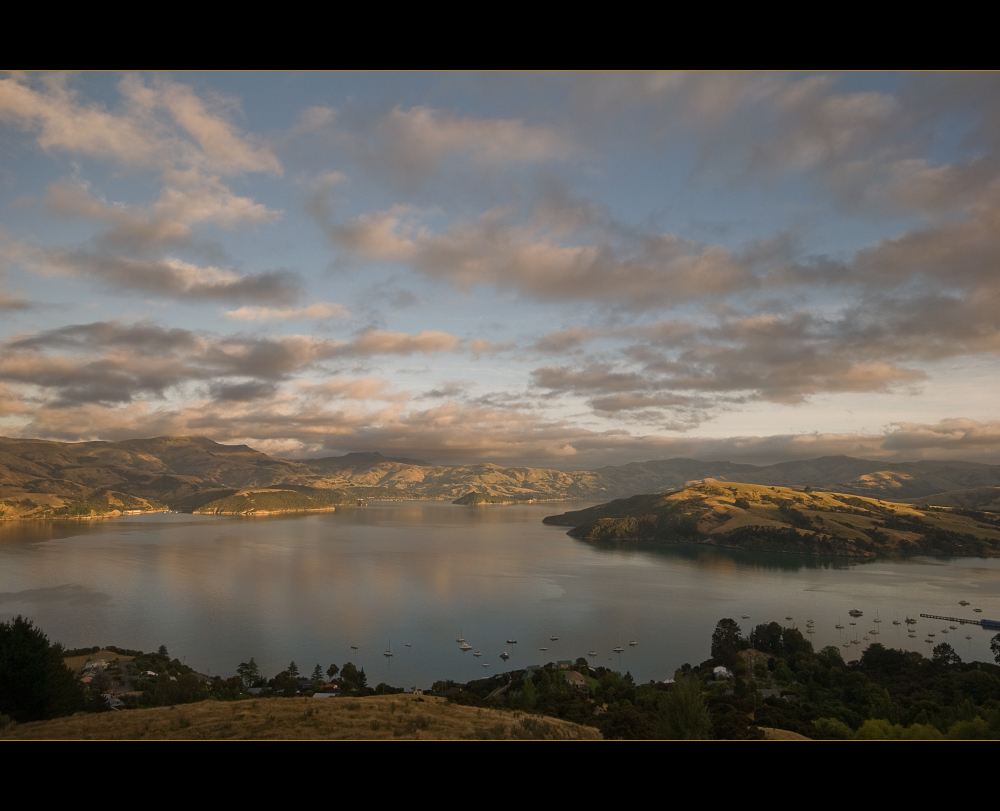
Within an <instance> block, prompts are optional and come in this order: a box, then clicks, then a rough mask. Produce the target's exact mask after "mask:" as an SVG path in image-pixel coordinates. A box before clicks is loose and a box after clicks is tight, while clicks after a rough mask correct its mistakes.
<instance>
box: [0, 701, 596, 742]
mask: <svg viewBox="0 0 1000 811" xmlns="http://www.w3.org/2000/svg"><path fill="white" fill-rule="evenodd" d="M484 738H485V739H493V740H500V739H506V740H531V739H536V740H537V739H541V740H600V739H601V733H600V732H598V730H596V729H595V728H593V727H586V726H580V725H579V724H573V723H570V722H569V721H563V720H561V719H559V718H549V717H538V716H532V715H525V714H523V713H515V712H510V711H506V710H492V709H490V710H484V709H480V708H477V707H465V706H461V705H458V704H452V703H449V702H448V701H446V700H445V699H443V698H436V697H433V696H426V697H418V696H412V695H398V694H397V695H391V696H370V697H367V698H358V699H349V698H333V699H326V700H323V701H318V700H316V699H313V698H268V699H258V700H252V701H233V702H228V701H202V702H200V703H198V704H181V705H178V706H176V707H156V708H153V709H144V710H128V711H126V712H106V713H99V714H93V713H89V714H88V713H77V714H76V715H73V716H70V717H68V718H56V719H55V720H53V721H35V722H33V723H28V724H17V725H16V726H11V727H8V728H7V729H5V730H3V731H0V740H116V741H121V740H146V741H150V740H340V741H345V740H349V741H350V740H353V741H358V740H390V741H391V740H414V739H419V740H475V739H484Z"/></svg>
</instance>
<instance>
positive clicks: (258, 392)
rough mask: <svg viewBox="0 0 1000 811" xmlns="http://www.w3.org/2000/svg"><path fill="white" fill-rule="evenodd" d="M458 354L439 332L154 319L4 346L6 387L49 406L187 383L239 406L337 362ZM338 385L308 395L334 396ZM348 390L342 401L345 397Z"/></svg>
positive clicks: (127, 398) (154, 393)
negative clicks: (268, 329) (237, 329)
mask: <svg viewBox="0 0 1000 811" xmlns="http://www.w3.org/2000/svg"><path fill="white" fill-rule="evenodd" d="M460 348H461V344H460V341H459V339H458V338H456V337H455V336H453V335H448V334H447V333H444V332H438V331H424V332H421V333H418V334H416V335H409V334H407V333H401V332H387V331H383V330H369V331H366V332H363V333H361V334H360V335H358V336H356V337H355V338H354V339H353V340H350V341H347V340H342V339H328V338H315V337H312V336H304V335H286V336H280V337H261V336H247V335H240V334H236V335H227V336H219V335H213V334H211V333H202V332H194V331H191V330H185V329H177V328H175V329H167V328H165V327H162V326H160V325H158V324H155V323H153V322H139V323H134V324H122V323H118V322H96V323H93V324H77V325H72V326H67V327H60V328H58V329H53V330H46V331H43V332H39V333H36V334H33V335H22V336H18V337H16V338H13V339H11V340H9V341H7V342H6V344H3V345H2V346H0V381H7V382H9V383H13V384H22V385H26V386H32V387H35V388H36V389H37V390H39V391H40V392H42V393H43V394H42V397H43V402H46V403H47V404H48V406H49V407H56V408H61V407H64V406H68V405H70V404H73V403H127V402H131V401H132V400H134V399H136V398H141V397H152V398H163V397H165V396H166V395H167V394H168V392H170V391H171V390H173V391H174V392H176V393H177V394H178V395H179V396H182V397H183V396H190V393H189V392H187V393H185V389H184V387H185V386H187V385H188V384H192V383H201V384H204V383H205V382H208V383H209V389H208V390H209V392H210V394H211V395H212V396H213V397H215V398H218V399H220V400H224V401H226V402H237V401H245V400H250V399H260V398H265V397H268V396H270V395H272V394H275V393H276V392H277V388H276V385H275V384H278V383H282V382H285V381H291V380H294V379H295V378H296V376H301V375H304V374H306V373H309V372H312V373H316V372H318V371H321V370H322V369H323V365H324V364H327V363H331V362H336V361H338V360H344V359H347V358H357V357H374V356H379V355H395V356H401V357H408V356H412V355H414V354H418V353H435V352H455V351H458V350H459V349H460ZM332 385H333V384H332V383H331V384H328V386H327V388H326V389H323V390H320V389H308V388H306V389H304V391H307V392H309V391H312V392H313V394H315V395H316V396H318V395H319V394H322V393H323V392H325V394H326V396H332V392H333V389H331V388H330V386H332ZM341 385H347V384H341ZM351 385H352V386H353V387H354V388H353V389H351V391H352V392H353V393H352V394H351V393H348V394H349V396H358V397H362V396H364V397H367V396H372V397H377V398H379V399H387V398H388V399H390V400H393V401H395V400H396V399H397V397H396V395H395V394H392V396H391V397H389V396H388V394H387V393H386V391H385V386H386V385H387V384H383V383H379V386H381V387H382V388H380V389H379V390H378V392H375V390H374V389H373V388H372V386H373V385H374V384H373V383H372V382H371V381H367V382H365V383H363V384H361V383H352V384H351ZM359 386H360V387H361V388H359ZM346 391H347V390H346V389H345V390H343V391H341V393H340V395H338V396H348V394H345V392H346ZM364 391H367V392H368V394H367V395H366V394H364ZM45 398H49V399H45Z"/></svg>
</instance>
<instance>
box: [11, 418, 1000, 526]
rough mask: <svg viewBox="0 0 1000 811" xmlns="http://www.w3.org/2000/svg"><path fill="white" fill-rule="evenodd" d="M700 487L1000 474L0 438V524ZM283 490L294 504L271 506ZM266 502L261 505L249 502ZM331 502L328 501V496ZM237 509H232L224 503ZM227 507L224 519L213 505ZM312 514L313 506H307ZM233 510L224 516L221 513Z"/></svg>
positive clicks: (949, 481)
mask: <svg viewBox="0 0 1000 811" xmlns="http://www.w3.org/2000/svg"><path fill="white" fill-rule="evenodd" d="M705 479H715V480H717V481H731V482H744V483H748V484H759V485H772V486H796V487H804V486H806V485H809V486H811V487H812V488H814V489H817V490H827V491H836V492H840V493H850V494H855V495H862V496H869V497H874V498H885V499H890V500H892V501H903V500H911V501H917V502H920V503H923V501H924V500H928V498H929V497H931V496H934V498H932V499H930V502H931V503H932V504H938V503H940V504H944V505H948V506H961V507H968V508H975V509H994V510H995V509H998V507H1000V465H984V464H978V463H973V462H933V461H930V462H928V461H925V462H896V463H886V462H874V461H869V460H866V459H855V458H852V457H849V456H826V457H822V458H819V459H806V460H797V461H792V462H782V463H779V464H776V465H766V466H761V465H747V464H737V463H735V462H724V461H722V462H702V461H698V460H696V459H663V460H656V461H649V462H634V463H632V464H627V465H617V466H609V467H602V468H598V469H597V470H583V471H573V472H563V471H559V470H549V469H544V468H529V467H502V466H499V465H494V464H476V465H451V466H446V465H434V464H431V463H429V462H426V461H423V460H420V459H406V458H395V457H387V456H382V455H381V454H379V453H349V454H347V455H346V456H330V457H324V458H320V459H302V460H297V461H290V460H282V459H274V458H273V457H270V456H268V455H267V454H264V453H261V452H260V451H256V450H254V449H253V448H250V447H248V446H246V445H221V444H219V443H217V442H213V441H212V440H210V439H205V438H204V437H156V438H153V439H133V440H126V441H123V442H72V443H71V442H51V441H46V440H37V439H11V438H3V437H0V511H2V513H0V518H21V517H37V518H41V517H62V516H67V517H72V516H87V515H102V514H109V513H114V512H125V511H128V510H153V509H167V508H169V509H174V510H181V511H195V510H197V511H199V512H217V511H223V512H230V511H233V510H235V511H239V510H236V509H235V507H234V505H239V504H246V505H248V506H247V507H246V511H248V512H253V511H254V510H255V507H253V506H252V505H253V504H261V505H263V504H264V503H265V502H266V503H267V505H269V506H271V507H273V506H274V505H275V504H279V503H288V504H293V503H294V504H295V505H297V506H296V507H295V509H320V508H328V507H329V506H331V505H334V504H346V503H356V502H357V500H359V499H374V498H423V499H427V498H434V499H439V498H449V499H456V498H460V497H463V496H469V495H470V494H479V495H481V496H483V498H479V499H477V498H474V497H473V498H471V499H467V501H468V503H490V502H496V501H527V500H536V499H537V500H554V499H585V500H591V501H608V500H610V499H614V498H622V497H627V496H631V495H635V494H637V493H663V492H669V491H673V490H677V489H679V488H683V487H684V486H686V485H687V484H688V483H690V482H694V481H701V480H705ZM282 490H288V491H291V492H295V493H298V494H299V496H295V497H292V496H291V495H286V496H281V497H279V496H277V495H275V491H282ZM260 491H270V492H271V495H269V496H267V497H266V498H264V497H263V495H260V496H258V497H256V498H250V497H249V496H250V495H251V494H254V493H260ZM331 491H338V492H331ZM234 497H235V500H234ZM225 499H230V501H227V502H225V505H226V507H227V509H222V508H221V507H220V506H218V505H216V502H219V501H222V500H225ZM312 502H315V504H312V506H310V504H311V503H312ZM228 507H233V510H230V509H228Z"/></svg>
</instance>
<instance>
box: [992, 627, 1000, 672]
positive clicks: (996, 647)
mask: <svg viewBox="0 0 1000 811" xmlns="http://www.w3.org/2000/svg"><path fill="white" fill-rule="evenodd" d="M990 650H991V651H993V658H994V659H996V663H997V664H998V665H1000V634H997V635H996V636H995V637H993V639H991V640H990Z"/></svg>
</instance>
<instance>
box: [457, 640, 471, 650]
mask: <svg viewBox="0 0 1000 811" xmlns="http://www.w3.org/2000/svg"><path fill="white" fill-rule="evenodd" d="M458 649H459V650H472V645H470V644H469V643H468V642H465V641H463V642H462V644H461V645H459V646H458Z"/></svg>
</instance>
